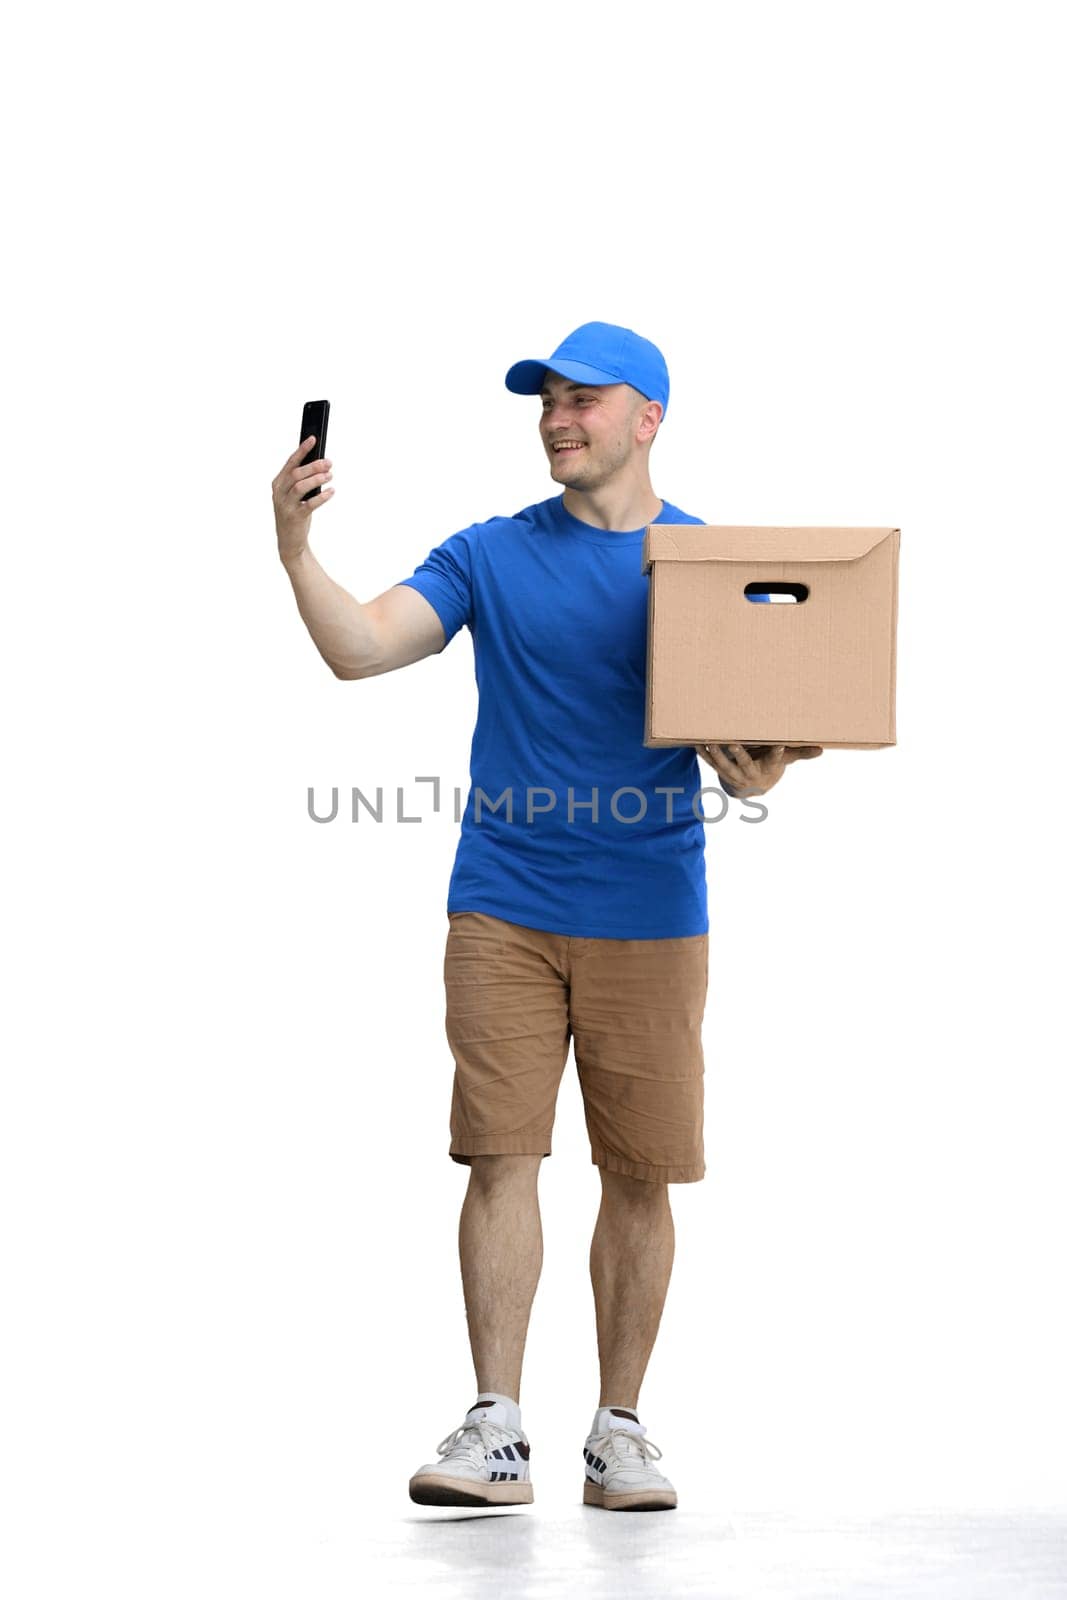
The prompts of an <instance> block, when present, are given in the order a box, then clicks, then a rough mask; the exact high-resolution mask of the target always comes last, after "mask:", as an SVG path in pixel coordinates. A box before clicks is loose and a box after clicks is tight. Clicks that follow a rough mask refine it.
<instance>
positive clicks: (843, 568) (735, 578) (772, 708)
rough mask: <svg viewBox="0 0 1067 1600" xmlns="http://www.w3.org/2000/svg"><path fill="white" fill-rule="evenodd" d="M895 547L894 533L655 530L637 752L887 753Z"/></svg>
mask: <svg viewBox="0 0 1067 1600" xmlns="http://www.w3.org/2000/svg"><path fill="white" fill-rule="evenodd" d="M899 548H900V529H899V528H766V527H763V528H733V527H698V526H687V527H683V526H677V525H674V524H668V523H662V522H656V523H652V524H650V526H649V527H648V529H647V530H646V532H645V540H644V546H643V550H642V571H643V572H646V573H648V575H649V595H648V656H647V685H646V698H645V738H644V742H645V745H646V746H653V747H654V746H658V745H685V744H724V743H726V742H728V741H731V740H734V741H737V742H738V743H744V744H791V745H795V744H819V745H823V746H824V747H826V748H828V749H833V748H838V749H845V750H874V749H879V748H882V747H884V746H886V745H894V744H896V742H897V735H896V634H897V561H898V553H899ZM746 589H747V590H748V591H749V593H762V594H764V595H767V594H770V599H764V600H762V601H753V600H751V599H749V598H748V595H747V594H746ZM790 595H794V596H796V598H793V599H790V598H789V596H790Z"/></svg>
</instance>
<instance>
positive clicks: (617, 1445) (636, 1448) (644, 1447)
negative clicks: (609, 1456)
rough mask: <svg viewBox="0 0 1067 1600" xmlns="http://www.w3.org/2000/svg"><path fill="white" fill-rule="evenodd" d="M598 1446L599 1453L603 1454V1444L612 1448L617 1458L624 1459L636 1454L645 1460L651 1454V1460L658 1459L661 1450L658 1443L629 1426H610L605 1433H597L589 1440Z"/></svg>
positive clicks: (661, 1453) (661, 1452)
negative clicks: (635, 1431)
mask: <svg viewBox="0 0 1067 1600" xmlns="http://www.w3.org/2000/svg"><path fill="white" fill-rule="evenodd" d="M591 1443H592V1444H593V1445H595V1446H599V1453H600V1454H601V1455H603V1454H604V1448H605V1446H606V1447H607V1448H609V1449H613V1450H614V1452H615V1455H616V1457H617V1459H618V1460H620V1461H625V1460H627V1458H628V1457H631V1456H633V1455H635V1454H636V1455H638V1456H640V1457H641V1459H642V1460H644V1461H647V1460H648V1458H649V1457H650V1456H651V1458H652V1460H653V1461H659V1460H660V1458H661V1457H662V1455H663V1451H662V1450H661V1449H660V1447H659V1445H658V1444H653V1443H652V1440H651V1439H647V1438H645V1437H644V1435H643V1434H640V1433H634V1432H633V1430H632V1429H631V1428H611V1429H610V1430H609V1431H608V1432H607V1433H599V1434H597V1435H596V1437H595V1438H594V1439H593V1440H592V1441H591Z"/></svg>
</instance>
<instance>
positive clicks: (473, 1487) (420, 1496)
mask: <svg viewBox="0 0 1067 1600" xmlns="http://www.w3.org/2000/svg"><path fill="white" fill-rule="evenodd" d="M408 1493H409V1494H410V1496H411V1498H412V1499H413V1500H414V1502H415V1504H416V1505H417V1506H522V1505H529V1504H530V1502H531V1501H532V1500H533V1484H532V1483H529V1482H527V1483H479V1482H478V1481H477V1480H476V1479H473V1480H472V1479H470V1478H446V1477H443V1476H441V1475H440V1474H439V1473H433V1474H431V1473H425V1474H424V1475H423V1476H422V1477H415V1478H412V1480H411V1482H410V1483H409V1484H408Z"/></svg>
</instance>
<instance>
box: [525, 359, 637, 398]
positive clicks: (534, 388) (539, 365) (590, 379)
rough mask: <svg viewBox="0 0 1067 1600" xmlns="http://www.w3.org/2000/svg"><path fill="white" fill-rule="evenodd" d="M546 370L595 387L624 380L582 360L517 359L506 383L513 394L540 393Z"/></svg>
mask: <svg viewBox="0 0 1067 1600" xmlns="http://www.w3.org/2000/svg"><path fill="white" fill-rule="evenodd" d="M546 372H556V373H558V374H559V376H560V377H561V378H569V379H570V380H571V382H572V383H588V384H592V385H594V386H595V387H599V386H600V385H601V384H604V383H621V382H622V379H621V378H619V377H617V376H616V374H615V373H614V372H602V371H601V370H600V368H599V367H587V366H585V364H584V363H583V362H581V361H516V363H515V365H514V366H513V367H509V368H508V370H507V374H506V376H505V378H504V385H505V387H506V388H508V389H510V390H511V392H512V394H540V393H541V389H542V387H543V385H544V381H545V373H546Z"/></svg>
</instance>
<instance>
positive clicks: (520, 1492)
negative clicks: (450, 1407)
mask: <svg viewBox="0 0 1067 1600" xmlns="http://www.w3.org/2000/svg"><path fill="white" fill-rule="evenodd" d="M521 1420H522V1419H521V1412H520V1407H519V1406H517V1405H516V1403H515V1401H514V1400H511V1399H509V1397H508V1396H507V1395H504V1394H488V1393H485V1394H480V1395H479V1396H478V1399H477V1400H476V1402H475V1403H474V1405H472V1406H471V1408H470V1410H469V1411H468V1412H467V1415H466V1418H465V1419H464V1421H463V1422H462V1424H461V1425H460V1426H459V1427H458V1428H456V1430H455V1431H454V1432H453V1433H450V1434H449V1436H448V1438H447V1439H442V1440H441V1443H440V1444H439V1445H438V1446H437V1454H438V1456H439V1457H440V1458H441V1459H440V1460H439V1461H435V1462H426V1463H425V1465H423V1466H421V1467H420V1468H419V1470H418V1471H417V1472H416V1473H415V1476H414V1477H413V1478H412V1479H411V1482H410V1483H409V1484H408V1493H409V1494H410V1495H411V1498H412V1499H413V1500H414V1501H415V1503H416V1504H417V1505H420V1506H514V1505H527V1504H529V1502H530V1501H531V1500H532V1499H533V1485H532V1483H531V1482H530V1441H529V1440H528V1439H527V1437H526V1435H525V1434H524V1433H523V1431H522V1427H521Z"/></svg>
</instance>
